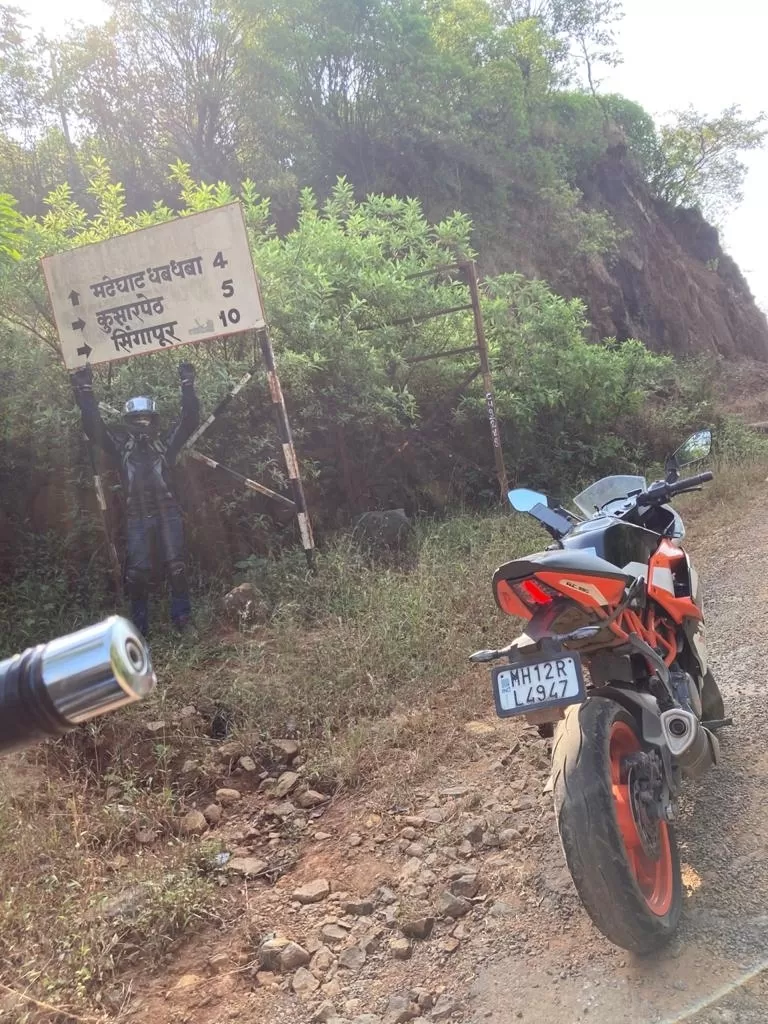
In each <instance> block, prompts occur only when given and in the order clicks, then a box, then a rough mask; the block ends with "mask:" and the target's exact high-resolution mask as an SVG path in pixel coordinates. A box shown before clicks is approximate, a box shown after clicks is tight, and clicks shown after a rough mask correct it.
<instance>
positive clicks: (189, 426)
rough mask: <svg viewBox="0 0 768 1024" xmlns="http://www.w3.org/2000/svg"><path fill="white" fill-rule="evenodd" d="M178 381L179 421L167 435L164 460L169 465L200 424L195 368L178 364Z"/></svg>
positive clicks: (188, 364)
mask: <svg viewBox="0 0 768 1024" xmlns="http://www.w3.org/2000/svg"><path fill="white" fill-rule="evenodd" d="M179 381H180V382H181V419H180V420H179V422H178V423H176V424H175V425H174V426H173V427H172V428H171V430H170V432H169V433H168V436H167V438H166V444H167V446H168V450H167V453H166V459H167V460H168V462H169V463H171V464H172V463H173V462H174V461H175V460H176V457H177V456H178V454H179V452H180V451H181V449H182V447H183V445H184V443H185V442H186V441H188V440H189V438H190V437H191V436H192V434H193V433H194V432H195V430H197V427H198V424H199V423H200V402H199V400H198V397H197V394H196V393H195V368H194V366H193V365H192V363H179Z"/></svg>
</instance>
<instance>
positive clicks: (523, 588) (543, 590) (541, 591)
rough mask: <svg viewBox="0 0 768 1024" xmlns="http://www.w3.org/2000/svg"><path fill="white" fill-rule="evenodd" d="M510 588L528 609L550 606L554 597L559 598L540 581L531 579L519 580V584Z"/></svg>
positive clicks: (556, 593) (547, 585) (557, 594)
mask: <svg viewBox="0 0 768 1024" xmlns="http://www.w3.org/2000/svg"><path fill="white" fill-rule="evenodd" d="M511 586H512V590H514V592H515V594H516V595H517V596H518V597H519V598H520V600H521V601H522V602H523V604H524V605H526V606H527V607H528V608H537V607H542V606H543V605H547V604H552V602H553V600H554V599H555V598H556V597H560V596H561V595H560V594H559V593H558V592H557V591H556V590H554V589H553V588H552V587H550V586H549V584H547V583H542V582H541V580H537V579H533V577H531V578H529V579H527V580H521V581H520V582H519V583H513V584H512V585H511Z"/></svg>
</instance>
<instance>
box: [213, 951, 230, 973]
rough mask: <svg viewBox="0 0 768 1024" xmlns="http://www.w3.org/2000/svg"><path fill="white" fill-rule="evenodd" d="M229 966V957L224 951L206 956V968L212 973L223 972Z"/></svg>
mask: <svg viewBox="0 0 768 1024" xmlns="http://www.w3.org/2000/svg"><path fill="white" fill-rule="evenodd" d="M228 967H229V957H228V956H227V954H226V953H214V954H213V956H210V957H208V969H209V970H210V971H211V973H212V974H223V973H224V971H226V970H227V968H228Z"/></svg>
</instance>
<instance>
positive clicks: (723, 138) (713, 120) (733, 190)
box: [649, 104, 768, 219]
mask: <svg viewBox="0 0 768 1024" xmlns="http://www.w3.org/2000/svg"><path fill="white" fill-rule="evenodd" d="M673 117H674V119H673V120H672V121H671V122H670V123H669V124H665V125H662V127H661V129H660V131H659V139H658V146H657V148H656V150H655V152H654V153H653V154H652V156H651V157H650V160H649V180H650V182H651V186H652V188H653V189H654V191H655V192H656V194H657V195H658V196H659V197H660V198H661V199H664V200H666V201H667V202H669V203H674V204H675V205H679V206H699V207H700V208H701V209H702V211H703V212H704V213H705V214H706V215H707V216H709V217H712V218H715V219H717V218H719V217H721V216H722V215H723V214H724V213H726V212H727V211H728V210H729V209H731V208H732V207H733V206H735V205H736V204H737V203H739V202H740V201H741V199H742V198H743V195H742V186H743V184H744V178H745V176H746V173H747V168H746V165H745V164H744V163H743V161H742V160H740V159H739V155H740V154H741V153H744V152H749V151H750V150H754V149H759V148H760V146H762V144H763V142H764V140H765V138H766V136H768V127H767V126H768V117H766V115H765V114H763V113H760V114H758V115H757V116H756V117H752V118H749V117H744V116H743V115H742V113H741V108H740V107H739V106H738V105H736V104H733V105H732V106H730V107H726V108H725V110H723V111H722V112H721V113H720V114H718V115H717V116H716V117H707V115H706V114H701V113H699V112H698V111H696V110H694V108H693V107H688V109H687V110H681V111H677V112H675V114H674V115H673Z"/></svg>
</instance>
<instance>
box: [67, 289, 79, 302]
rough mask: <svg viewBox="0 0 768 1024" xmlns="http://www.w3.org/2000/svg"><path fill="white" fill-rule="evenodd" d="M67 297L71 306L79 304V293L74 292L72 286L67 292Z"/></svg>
mask: <svg viewBox="0 0 768 1024" xmlns="http://www.w3.org/2000/svg"><path fill="white" fill-rule="evenodd" d="M68 298H69V301H70V302H71V303H72V305H73V306H79V305H80V293H79V292H76V291H75V289H74V288H73V289H72V291H71V292H70V293H69V295H68Z"/></svg>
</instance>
